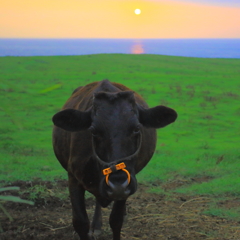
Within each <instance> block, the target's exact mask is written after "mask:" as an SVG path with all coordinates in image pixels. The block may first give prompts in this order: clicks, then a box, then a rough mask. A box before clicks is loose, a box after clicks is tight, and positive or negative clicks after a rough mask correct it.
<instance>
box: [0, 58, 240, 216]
mask: <svg viewBox="0 0 240 240" xmlns="http://www.w3.org/2000/svg"><path fill="white" fill-rule="evenodd" d="M103 79H109V80H110V81H113V82H119V83H122V84H124V85H126V86H128V87H129V88H131V89H133V90H135V91H137V92H138V93H140V94H142V96H143V97H144V98H145V99H146V101H147V102H148V104H149V106H151V107H152V106H155V105H159V104H162V105H167V106H169V107H172V108H174V109H175V110H176V111H177V112H178V115H179V117H178V119H177V121H176V122H175V123H174V124H172V125H170V126H168V127H166V128H163V129H160V130H158V144H157V150H156V153H155V155H154V157H153V159H152V160H151V162H150V163H149V164H148V166H147V167H146V168H145V169H144V170H143V171H142V172H141V173H140V174H139V176H138V179H139V180H140V181H141V182H149V181H150V182H154V181H163V182H167V181H173V180H176V179H178V180H182V181H187V180H188V179H191V178H196V177H209V181H207V182H204V183H195V184H188V185H184V187H180V188H178V189H177V190H175V191H176V192H181V193H187V194H204V195H211V196H212V195H214V196H218V197H221V196H225V197H226V196H228V197H231V196H238V197H239V195H240V175H239V172H240V164H239V162H240V147H239V140H240V104H239V102H240V94H239V89H240V59H201V58H186V57H171V56H160V55H123V54H99V55H86V56H54V57H1V58H0V102H1V105H0V118H1V124H0V166H1V167H0V180H4V181H15V180H34V179H39V178H40V179H43V180H53V179H59V178H66V173H65V172H64V170H63V169H62V168H61V166H60V164H59V163H58V161H57V160H56V159H55V157H54V155H53V151H52V145H51V131H52V122H51V117H52V116H53V114H55V113H56V112H57V111H59V110H60V108H61V107H62V105H63V104H64V103H65V101H66V100H67V99H68V97H69V96H70V94H71V93H72V91H73V90H74V89H75V88H77V87H78V86H81V85H85V84H88V83H90V82H93V81H100V80H103ZM155 190H156V191H158V190H159V189H158V190H157V189H155ZM153 191H154V189H153ZM159 191H160V190H159ZM238 211H240V209H238Z"/></svg>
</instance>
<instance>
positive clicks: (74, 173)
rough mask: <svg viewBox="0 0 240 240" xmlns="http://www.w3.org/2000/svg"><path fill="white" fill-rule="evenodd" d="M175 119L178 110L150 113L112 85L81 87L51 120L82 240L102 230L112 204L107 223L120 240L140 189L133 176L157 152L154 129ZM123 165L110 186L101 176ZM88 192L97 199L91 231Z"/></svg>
mask: <svg viewBox="0 0 240 240" xmlns="http://www.w3.org/2000/svg"><path fill="white" fill-rule="evenodd" d="M73 109H74V110H73ZM154 109H155V110H154ZM145 112H146V113H145ZM161 114H162V115H161ZM157 117H158V118H159V119H158V120H155V118H157ZM176 117H177V115H176V112H175V111H174V110H172V109H170V108H166V107H163V106H158V107H156V108H153V110H151V112H150V111H148V106H147V104H146V103H145V101H144V100H143V99H142V97H141V96H140V95H138V94H137V93H133V92H132V91H131V90H130V89H128V88H127V87H125V86H123V85H121V84H117V83H110V82H109V81H108V80H103V81H101V82H95V83H92V84H88V85H86V86H85V87H79V88H77V89H76V90H75V91H74V92H73V94H72V96H71V97H70V98H69V100H68V101H67V102H66V104H65V105H64V107H63V111H61V112H60V113H57V114H56V115H55V116H54V117H53V122H54V124H55V125H56V126H57V127H56V126H55V127H54V130H53V147H54V152H55V155H56V157H57V159H58V160H59V162H60V163H61V165H62V166H63V167H64V168H65V169H66V171H67V172H68V177H69V191H70V197H71V202H72V208H73V226H74V228H75V231H76V232H77V233H78V234H79V236H80V239H81V240H90V239H94V232H95V233H96V232H98V231H100V228H101V225H102V223H101V206H102V207H106V206H108V205H109V203H111V202H112V201H114V205H113V210H112V213H111V216H110V221H109V222H110V226H111V228H112V230H113V239H114V240H119V239H120V231H121V227H122V222H123V215H124V212H125V202H126V199H127V197H128V196H129V195H131V194H133V193H134V192H135V191H136V188H137V181H136V178H135V174H137V173H138V172H139V171H141V170H142V169H143V168H144V166H146V164H147V163H148V162H149V161H150V159H151V157H152V155H153V153H154V150H155V146H156V130H155V128H159V127H163V126H165V125H167V124H169V123H171V122H173V121H175V119H176ZM160 118H161V119H160ZM163 118H165V119H163ZM149 119H150V120H149ZM162 119H163V120H162ZM63 129H64V130H63ZM119 160H120V162H124V163H125V165H126V167H125V169H124V170H122V171H121V170H119V171H116V172H113V173H111V174H109V175H108V179H109V183H108V182H107V178H106V176H104V175H103V173H102V171H103V169H106V168H109V167H111V169H115V166H116V165H117V164H119V163H120V162H119ZM127 177H129V179H127ZM85 190H87V191H89V192H91V193H92V194H93V195H94V196H95V197H96V200H97V201H96V202H97V203H96V210H95V214H94V219H93V223H92V225H91V227H90V224H89V220H88V217H87V213H86V209H85V204H84V192H85Z"/></svg>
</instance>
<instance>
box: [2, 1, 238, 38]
mask: <svg viewBox="0 0 240 240" xmlns="http://www.w3.org/2000/svg"><path fill="white" fill-rule="evenodd" d="M0 7H1V8H0V9H1V10H0V11H1V14H0V38H240V0H135V1H134V0H0ZM137 8H138V9H141V14H139V15H136V14H135V13H134V10H135V9H137Z"/></svg>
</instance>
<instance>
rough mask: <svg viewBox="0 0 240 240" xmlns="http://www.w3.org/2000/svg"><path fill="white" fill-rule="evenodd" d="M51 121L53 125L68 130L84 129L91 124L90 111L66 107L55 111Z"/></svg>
mask: <svg viewBox="0 0 240 240" xmlns="http://www.w3.org/2000/svg"><path fill="white" fill-rule="evenodd" d="M52 121H53V123H54V125H55V126H57V127H60V128H62V129H64V130H66V131H69V132H77V131H81V130H85V129H87V128H89V127H90V126H91V112H90V111H89V112H81V111H78V110H75V109H66V110H63V111H61V112H58V113H56V114H55V115H54V116H53V118H52Z"/></svg>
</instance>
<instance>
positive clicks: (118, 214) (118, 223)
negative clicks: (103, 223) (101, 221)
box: [109, 200, 126, 240]
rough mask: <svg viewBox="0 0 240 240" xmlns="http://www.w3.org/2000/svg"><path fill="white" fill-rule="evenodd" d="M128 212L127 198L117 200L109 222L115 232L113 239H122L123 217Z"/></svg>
mask: <svg viewBox="0 0 240 240" xmlns="http://www.w3.org/2000/svg"><path fill="white" fill-rule="evenodd" d="M125 214H126V200H122V201H115V202H114V204H113V208H112V212H111V215H110V219H109V223H110V226H111V228H112V232H113V240H120V235H121V228H122V225H123V218H124V215H125Z"/></svg>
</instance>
